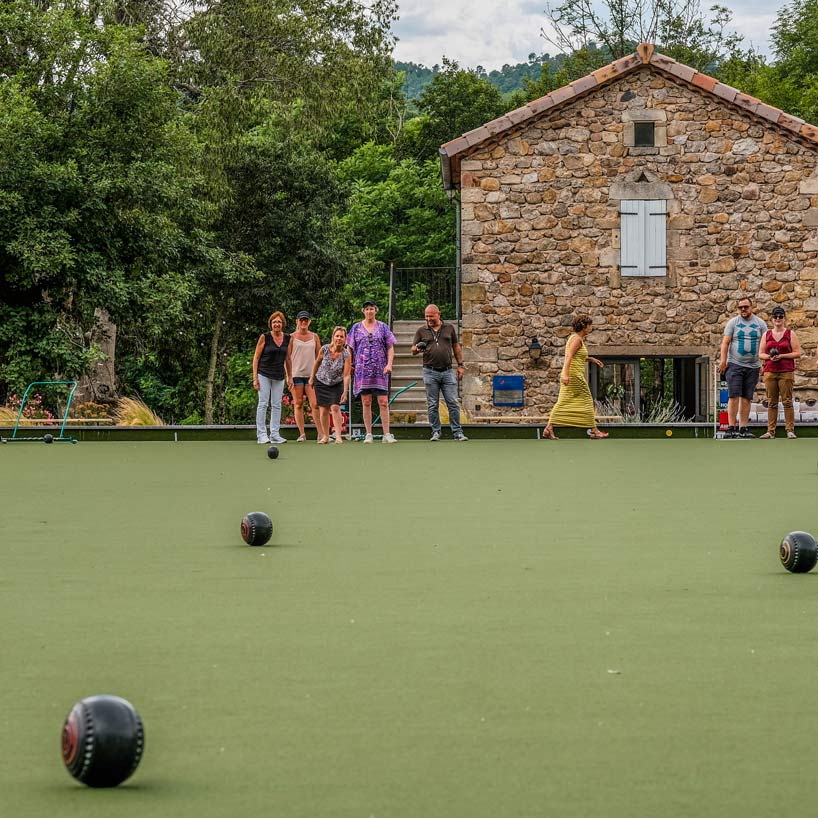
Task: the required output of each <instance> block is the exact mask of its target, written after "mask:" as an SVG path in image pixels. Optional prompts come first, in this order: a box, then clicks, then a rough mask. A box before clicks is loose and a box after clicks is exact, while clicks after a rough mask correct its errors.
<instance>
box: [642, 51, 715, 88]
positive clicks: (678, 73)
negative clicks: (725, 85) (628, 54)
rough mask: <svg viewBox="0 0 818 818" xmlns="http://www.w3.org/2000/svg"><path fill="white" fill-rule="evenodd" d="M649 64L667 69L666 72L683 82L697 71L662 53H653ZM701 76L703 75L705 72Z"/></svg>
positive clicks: (687, 80) (689, 79) (689, 80)
mask: <svg viewBox="0 0 818 818" xmlns="http://www.w3.org/2000/svg"><path fill="white" fill-rule="evenodd" d="M650 64H651V65H655V66H656V67H657V68H661V69H662V70H663V71H667V72H668V74H673V76H675V77H679V79H683V80H685V82H692V81H693V77H695V76H696V74H698V73H699V72H698V71H696V69H695V68H691V67H690V66H689V65H682V63H680V62H676V60H671V59H670V57H666V56H665V55H664V54H654V55H653V58H652V59H651V61H650ZM701 76H705V74H702V75H701ZM714 82H715V80H714Z"/></svg>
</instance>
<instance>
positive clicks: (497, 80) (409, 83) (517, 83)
mask: <svg viewBox="0 0 818 818" xmlns="http://www.w3.org/2000/svg"><path fill="white" fill-rule="evenodd" d="M564 59H565V55H564V54H557V56H555V57H552V56H551V55H550V54H529V55H528V62H521V63H517V65H504V66H503V67H502V68H500V69H499V70H498V69H494V70H493V71H488V72H487V71H486V70H485V69H484V68H483V66H481V65H478V66H477V67H476V68H475V69H473V70H474V72H475V73H476V74H477V75H478V76H480V77H484V78H485V79H487V80H488V81H489V82H490V83H491V84H492V85H494V86H496V87H497V88H498V89H499V90H500V91H501V92H502V93H503V94H512V93H514V92H515V91H520V90H522V89H523V88H524V87H525V82H526V80H537V79H539V78H540V74H541V73H542V69H543V66H544V65H548V66H549V67H551V68H552V69H553V70H556V69H557V68H558V67H559V65H560V64H561V63H562V61H563V60H564ZM395 68H396V69H397V70H398V71H403V72H404V75H405V79H404V83H403V92H404V93H405V94H406V98H407V99H409V100H416V99H417V98H418V97H419V96H420V95H421V94H422V93H423V89H424V88H425V87H426V86H427V85H428V84H429V83H430V82H431V81H432V79H433V78H434V76H435V74H438V73H440V70H441V67H440V66H439V65H433V66H432V67H431V68H427V67H426V66H425V65H422V64H420V63H414V62H398V61H396V62H395Z"/></svg>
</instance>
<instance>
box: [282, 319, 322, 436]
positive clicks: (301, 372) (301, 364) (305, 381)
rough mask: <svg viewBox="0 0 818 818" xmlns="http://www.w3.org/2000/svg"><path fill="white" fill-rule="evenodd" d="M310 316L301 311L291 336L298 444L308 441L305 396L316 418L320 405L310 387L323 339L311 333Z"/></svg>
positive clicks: (293, 391) (294, 412) (294, 406)
mask: <svg viewBox="0 0 818 818" xmlns="http://www.w3.org/2000/svg"><path fill="white" fill-rule="evenodd" d="M311 320H312V319H311V318H310V314H309V313H308V312H307V311H306V310H301V312H300V313H298V315H296V317H295V326H296V330H295V332H294V333H293V334H292V335H291V336H290V350H291V351H290V357H291V361H292V378H293V388H292V393H293V415H294V416H295V425H296V426H298V442H299V443H303V442H304V441H305V440H306V439H307V433H306V432H305V430H304V395H306V396H307V402H308V404H309V408H310V413H311V414H312V416H313V418H315V413H316V412H317V411H318V405H317V404H316V401H315V390H314V389H313V388H312V387H311V386H310V376H311V375H312V368H313V365H314V364H315V359H316V357H317V356H318V352H319V350H320V349H321V339H320V338H319V337H318V335H316V333H314V332H311V331H310V321H311Z"/></svg>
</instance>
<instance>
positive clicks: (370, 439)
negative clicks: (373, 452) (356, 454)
mask: <svg viewBox="0 0 818 818" xmlns="http://www.w3.org/2000/svg"><path fill="white" fill-rule="evenodd" d="M374 440H375V438H374V437H372V435H367V436H366V437H365V438H364V443H372V442H373V441H374Z"/></svg>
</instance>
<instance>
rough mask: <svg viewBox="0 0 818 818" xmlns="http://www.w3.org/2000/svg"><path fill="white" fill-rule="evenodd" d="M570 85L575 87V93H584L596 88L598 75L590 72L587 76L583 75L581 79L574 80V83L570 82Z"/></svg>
mask: <svg viewBox="0 0 818 818" xmlns="http://www.w3.org/2000/svg"><path fill="white" fill-rule="evenodd" d="M570 85H571V87H572V88H573V89H574V93H576V94H582V93H584V92H585V91H590V90H591V88H596V86H597V85H598V83H597V81H596V77H595V76H594V75H593V74H588V75H587V76H585V77H582V78H581V79H578V80H574V81H573V82H572V83H570Z"/></svg>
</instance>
